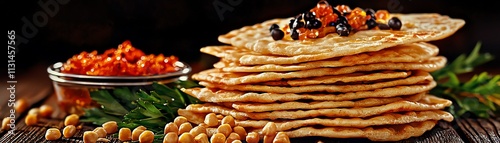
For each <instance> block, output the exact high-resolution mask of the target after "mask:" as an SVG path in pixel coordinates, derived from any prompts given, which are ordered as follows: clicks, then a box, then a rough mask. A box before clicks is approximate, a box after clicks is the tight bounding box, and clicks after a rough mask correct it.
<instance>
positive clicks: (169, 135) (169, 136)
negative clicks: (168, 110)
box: [163, 132, 178, 143]
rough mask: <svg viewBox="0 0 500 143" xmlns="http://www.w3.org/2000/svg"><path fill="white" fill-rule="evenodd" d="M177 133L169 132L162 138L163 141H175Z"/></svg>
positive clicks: (168, 142) (172, 142) (175, 142)
mask: <svg viewBox="0 0 500 143" xmlns="http://www.w3.org/2000/svg"><path fill="white" fill-rule="evenodd" d="M177 138H178V137H177V133H175V132H169V133H167V134H166V135H165V137H164V138H163V143H177Z"/></svg>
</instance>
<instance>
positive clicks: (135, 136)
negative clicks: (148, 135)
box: [132, 128, 177, 141]
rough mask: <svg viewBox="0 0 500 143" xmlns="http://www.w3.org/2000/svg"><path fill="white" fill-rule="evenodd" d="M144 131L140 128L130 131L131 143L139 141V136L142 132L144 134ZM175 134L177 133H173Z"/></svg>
mask: <svg viewBox="0 0 500 143" xmlns="http://www.w3.org/2000/svg"><path fill="white" fill-rule="evenodd" d="M144 131H145V130H143V129H142V128H135V129H134V130H133V131H132V140H133V141H137V140H139V136H140V135H141V134H142V132H144ZM175 134H177V132H176V133H175Z"/></svg>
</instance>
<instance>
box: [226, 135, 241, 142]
mask: <svg viewBox="0 0 500 143" xmlns="http://www.w3.org/2000/svg"><path fill="white" fill-rule="evenodd" d="M240 139H241V138H240V135H238V134H237V133H234V132H233V133H231V134H229V136H228V137H227V139H226V143H231V142H233V141H235V140H240Z"/></svg>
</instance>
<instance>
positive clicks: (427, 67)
mask: <svg viewBox="0 0 500 143" xmlns="http://www.w3.org/2000/svg"><path fill="white" fill-rule="evenodd" d="M446 61H447V60H446V58H445V57H443V56H438V57H432V58H430V59H429V60H427V61H425V62H422V63H376V64H369V65H356V66H350V67H338V68H316V69H307V70H301V71H294V72H263V73H235V72H223V71H221V70H219V69H208V70H204V71H201V72H199V73H195V74H193V76H192V78H193V79H194V80H198V81H208V82H211V83H218V84H225V85H237V84H250V83H260V82H267V81H278V80H282V79H293V78H308V77H319V76H327V75H341V74H349V73H354V72H361V71H376V70H423V71H427V72H432V71H436V70H438V69H441V68H443V67H444V66H445V64H446Z"/></svg>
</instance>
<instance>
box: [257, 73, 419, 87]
mask: <svg viewBox="0 0 500 143" xmlns="http://www.w3.org/2000/svg"><path fill="white" fill-rule="evenodd" d="M411 74H412V72H411V71H381V72H375V73H351V74H343V75H330V76H320V77H313V78H300V79H288V80H281V81H269V82H265V83H263V84H264V85H271V86H303V85H317V84H336V83H346V84H348V83H352V82H364V83H369V82H373V81H383V80H390V79H401V78H407V77H409V76H410V75H411Z"/></svg>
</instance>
